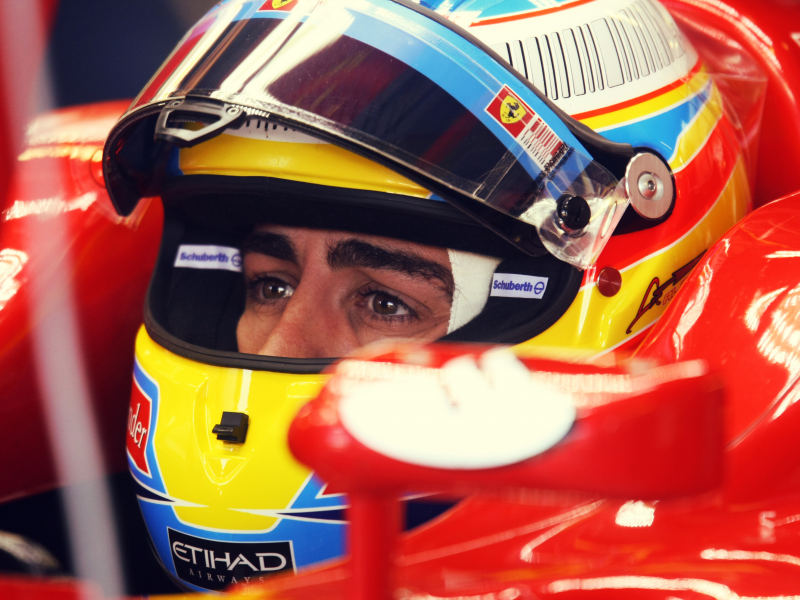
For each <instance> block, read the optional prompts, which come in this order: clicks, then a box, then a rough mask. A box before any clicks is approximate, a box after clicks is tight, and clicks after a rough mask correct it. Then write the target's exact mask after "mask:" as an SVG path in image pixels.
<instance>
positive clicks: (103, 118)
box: [0, 102, 161, 499]
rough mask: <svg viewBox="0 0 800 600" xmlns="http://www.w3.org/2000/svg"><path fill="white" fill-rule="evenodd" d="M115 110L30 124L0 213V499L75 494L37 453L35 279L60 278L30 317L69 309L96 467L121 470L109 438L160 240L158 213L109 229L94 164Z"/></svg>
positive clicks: (115, 106) (120, 448)
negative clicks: (63, 286) (99, 458)
mask: <svg viewBox="0 0 800 600" xmlns="http://www.w3.org/2000/svg"><path fill="white" fill-rule="evenodd" d="M125 106H126V103H124V102H111V103H106V104H99V105H94V106H89V107H80V108H75V109H65V110H61V111H56V112H54V113H50V114H49V115H46V116H44V117H40V118H39V119H38V120H37V121H36V123H35V124H34V127H33V129H31V130H30V131H29V140H28V144H27V147H26V148H25V150H24V151H23V152H22V154H21V155H20V159H19V160H18V161H17V163H16V170H15V173H14V178H13V181H12V184H11V188H10V191H9V194H8V196H7V197H6V200H5V202H4V203H3V205H2V207H1V208H2V216H1V217H0V219H2V227H1V228H0V388H2V390H3V399H4V401H3V402H2V403H0V420H2V422H4V423H14V426H13V427H9V428H7V430H6V432H5V434H4V435H3V436H2V438H1V439H0V453H1V454H2V456H7V457H9V456H14V457H16V460H13V461H9V462H7V463H6V465H5V467H4V469H3V474H4V477H3V478H2V481H0V499H7V498H9V497H13V496H20V495H25V494H30V493H33V492H35V491H40V490H43V489H48V488H52V487H56V486H58V485H64V484H67V483H75V482H68V481H63V480H59V478H58V476H57V474H56V471H55V469H54V464H53V461H52V457H51V451H50V448H49V446H48V444H47V440H48V439H49V434H48V425H47V420H46V415H45V414H44V413H43V410H42V403H41V396H40V381H39V375H40V371H39V370H38V369H37V361H36V356H37V354H36V351H35V346H34V336H33V326H34V324H33V323H32V322H31V318H32V316H31V306H32V300H33V298H32V297H31V293H32V288H31V284H30V281H31V280H32V278H33V277H38V278H39V280H40V281H45V282H46V281H48V280H49V279H50V278H52V277H53V276H54V274H55V273H59V274H60V276H61V277H66V280H67V281H68V282H69V284H70V285H71V286H72V294H71V297H70V298H64V297H58V296H57V295H54V296H48V297H46V298H38V299H37V300H41V302H37V306H38V307H39V313H38V314H39V318H40V319H47V318H48V314H55V313H54V311H56V310H57V309H58V308H59V306H60V305H61V304H62V303H64V302H71V303H73V304H74V307H75V313H76V316H77V329H78V331H79V332H80V338H79V339H80V344H81V346H80V347H77V348H74V352H75V353H77V355H78V356H80V358H81V360H82V362H83V365H84V366H85V373H86V374H87V377H88V379H87V386H88V391H89V394H90V396H91V399H92V406H93V408H94V411H95V419H96V421H97V423H98V425H99V431H100V436H101V444H102V450H103V460H104V462H105V467H106V469H107V471H108V472H115V471H120V470H122V469H124V468H125V464H126V463H125V449H124V444H120V437H119V436H120V433H119V432H121V431H124V427H125V418H126V404H127V398H128V396H129V394H130V369H131V365H132V364H133V341H134V336H135V334H136V330H137V328H138V327H139V325H140V324H141V320H142V305H143V299H144V292H145V289H146V287H147V283H148V281H149V277H150V271H151V269H152V265H153V263H154V261H155V256H156V253H157V250H158V242H159V239H160V229H161V207H160V203H152V204H151V206H150V207H149V208H148V209H147V211H146V212H145V213H144V215H140V218H141V221H140V222H139V223H138V227H136V228H133V227H131V226H130V225H131V224H132V223H129V224H125V223H123V222H120V220H119V219H117V218H116V216H115V214H114V212H113V208H112V207H111V204H110V200H109V199H108V195H107V194H106V191H105V188H103V187H101V186H100V185H99V184H98V182H97V181H96V178H95V177H94V176H93V170H94V162H93V160H92V159H93V157H94V156H95V154H96V153H97V152H98V151H99V150H100V149H101V148H102V143H103V141H104V140H105V136H106V134H107V132H108V129H109V128H110V127H111V125H112V124H113V123H114V121H115V120H116V119H117V118H118V116H119V115H120V114H121V113H122V111H123V110H124V108H125ZM45 289H46V286H45ZM63 426H64V427H69V424H68V423H65V424H63Z"/></svg>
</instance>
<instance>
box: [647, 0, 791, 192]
mask: <svg viewBox="0 0 800 600" xmlns="http://www.w3.org/2000/svg"><path fill="white" fill-rule="evenodd" d="M662 1H663V4H664V6H665V7H666V8H667V9H668V10H669V11H670V12H671V13H672V14H673V16H674V17H675V20H676V22H677V23H678V26H679V27H681V29H682V30H683V31H684V32H685V33H686V34H687V35H688V36H689V37H690V38H691V39H692V41H693V42H698V41H699V40H700V39H702V36H693V35H692V33H693V32H701V33H703V34H705V35H706V36H710V37H711V38H712V39H713V38H716V39H717V40H719V41H721V42H722V43H723V45H726V46H727V47H728V48H729V49H730V53H729V54H727V55H717V56H714V54H711V55H704V57H706V60H710V61H711V64H710V65H709V68H710V69H711V70H712V72H713V71H717V72H720V71H721V72H725V71H728V70H730V67H726V66H725V64H723V63H724V62H727V63H729V65H735V66H736V67H737V68H741V67H742V66H746V63H747V61H742V60H741V56H742V55H743V53H746V54H747V55H748V56H751V57H752V58H753V59H754V60H755V61H756V62H757V63H758V65H759V66H760V68H761V71H762V72H763V73H765V74H766V75H767V77H768V79H769V83H768V87H767V94H766V97H765V98H763V102H764V108H763V121H762V123H761V128H760V140H759V141H757V142H756V145H757V146H758V147H757V148H753V150H754V152H753V156H754V157H755V162H756V172H757V176H758V180H757V185H756V189H755V194H754V203H755V206H761V205H763V204H766V203H767V202H770V201H771V200H774V199H775V198H780V197H782V196H785V195H786V194H790V193H792V192H794V191H797V190H798V189H800V180H799V179H798V178H797V177H796V165H797V164H798V163H799V162H800V145H798V144H797V135H798V134H800V105H798V98H799V97H800V94H799V92H800V41H798V40H800V37H798V36H797V34H798V33H800V4H798V3H797V2H793V1H792V0H772V1H770V2H750V1H747V0H662ZM717 48H718V47H717ZM698 50H699V51H701V53H702V50H703V48H702V46H700V47H698ZM715 60H716V62H715ZM759 100H760V99H758V98H752V99H751V100H750V101H752V102H758V101H759ZM746 101H747V99H745V102H746ZM743 126H744V128H745V130H746V131H747V134H748V137H749V138H750V139H754V136H753V133H754V132H753V128H752V126H751V124H749V123H743Z"/></svg>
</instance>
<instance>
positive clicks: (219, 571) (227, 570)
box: [167, 527, 295, 590]
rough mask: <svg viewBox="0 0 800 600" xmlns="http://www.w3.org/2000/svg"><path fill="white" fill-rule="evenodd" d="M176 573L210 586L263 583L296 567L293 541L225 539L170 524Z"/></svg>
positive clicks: (192, 582) (168, 528)
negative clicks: (192, 531) (187, 530)
mask: <svg viewBox="0 0 800 600" xmlns="http://www.w3.org/2000/svg"><path fill="white" fill-rule="evenodd" d="M167 532H168V534H169V545H170V548H171V550H172V563H173V564H174V565H175V573H176V574H177V575H178V577H180V578H181V579H183V580H184V581H186V582H187V583H191V584H194V585H196V586H198V587H202V588H205V589H207V590H222V589H223V588H225V587H227V586H229V585H232V584H235V583H261V582H263V581H264V579H265V577H266V576H268V575H273V574H275V573H280V572H283V571H289V572H293V571H294V566H295V563H294V552H293V550H292V542H290V541H285V542H222V541H218V540H208V539H204V538H199V537H195V536H192V535H188V534H185V533H181V532H180V531H175V530H174V529H172V528H170V527H167Z"/></svg>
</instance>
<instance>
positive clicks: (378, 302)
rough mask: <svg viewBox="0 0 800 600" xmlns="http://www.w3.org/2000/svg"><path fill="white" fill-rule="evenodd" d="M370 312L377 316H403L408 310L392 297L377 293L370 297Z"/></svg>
mask: <svg viewBox="0 0 800 600" xmlns="http://www.w3.org/2000/svg"><path fill="white" fill-rule="evenodd" d="M372 310H374V311H375V312H376V313H378V314H379V315H404V314H407V313H408V309H407V308H406V307H405V305H404V304H403V303H402V302H400V301H399V300H398V299H397V298H395V297H394V296H390V295H389V294H384V293H381V292H378V293H377V294H375V295H374V296H373V297H372Z"/></svg>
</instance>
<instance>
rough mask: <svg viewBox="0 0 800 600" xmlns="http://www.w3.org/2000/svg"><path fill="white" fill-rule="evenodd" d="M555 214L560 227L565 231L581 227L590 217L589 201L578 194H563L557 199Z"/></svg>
mask: <svg viewBox="0 0 800 600" xmlns="http://www.w3.org/2000/svg"><path fill="white" fill-rule="evenodd" d="M556 214H557V215H558V219H559V221H560V223H559V225H561V229H563V230H564V231H566V232H567V233H571V232H573V231H578V230H581V229H583V228H584V227H586V226H587V225H588V224H589V221H590V220H591V218H592V209H591V208H589V203H588V202H586V200H585V199H584V198H582V197H580V196H570V195H569V194H564V195H563V196H561V198H559V199H558V204H557V205H556Z"/></svg>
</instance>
